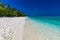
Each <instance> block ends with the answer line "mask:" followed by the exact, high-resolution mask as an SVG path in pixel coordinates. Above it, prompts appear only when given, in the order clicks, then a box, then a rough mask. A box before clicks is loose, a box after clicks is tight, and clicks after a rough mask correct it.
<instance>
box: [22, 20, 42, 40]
mask: <svg viewBox="0 0 60 40" xmlns="http://www.w3.org/2000/svg"><path fill="white" fill-rule="evenodd" d="M23 40H43V39H42V37H41V36H40V33H39V32H38V31H37V29H36V28H34V27H33V26H32V24H30V21H29V20H26V23H25V25H24V34H23Z"/></svg>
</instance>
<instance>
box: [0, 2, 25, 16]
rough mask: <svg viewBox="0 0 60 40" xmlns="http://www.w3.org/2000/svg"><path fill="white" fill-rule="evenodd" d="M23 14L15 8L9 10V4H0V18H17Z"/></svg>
mask: <svg viewBox="0 0 60 40" xmlns="http://www.w3.org/2000/svg"><path fill="white" fill-rule="evenodd" d="M19 16H25V14H24V13H23V12H21V11H19V10H17V9H15V8H11V7H10V5H9V4H7V5H4V4H3V3H2V2H0V17H19Z"/></svg>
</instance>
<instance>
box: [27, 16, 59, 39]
mask: <svg viewBox="0 0 60 40" xmlns="http://www.w3.org/2000/svg"><path fill="white" fill-rule="evenodd" d="M28 19H29V21H30V24H32V27H35V28H36V29H37V30H38V31H39V33H40V35H41V37H42V38H43V39H44V40H60V17H59V16H58V17H57V16H40V17H28Z"/></svg>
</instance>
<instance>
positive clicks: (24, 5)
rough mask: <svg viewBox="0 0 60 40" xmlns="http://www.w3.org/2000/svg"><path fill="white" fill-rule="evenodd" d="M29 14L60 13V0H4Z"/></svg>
mask: <svg viewBox="0 0 60 40" xmlns="http://www.w3.org/2000/svg"><path fill="white" fill-rule="evenodd" d="M2 1H3V2H4V3H8V4H10V5H11V7H15V8H17V9H19V10H21V11H23V12H24V13H25V14H26V15H28V16H41V15H43V16H45V15H49V16H50V15H51V16H52V15H56V16H57V15H60V0H2Z"/></svg>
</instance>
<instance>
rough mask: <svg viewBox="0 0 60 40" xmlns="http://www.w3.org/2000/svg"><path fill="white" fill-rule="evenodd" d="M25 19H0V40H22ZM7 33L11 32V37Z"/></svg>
mask: <svg viewBox="0 0 60 40" xmlns="http://www.w3.org/2000/svg"><path fill="white" fill-rule="evenodd" d="M25 19H26V17H13V18H9V17H5V18H4V17H1V18H0V29H1V30H0V40H22V39H23V36H22V35H23V29H24V28H23V25H24V23H25ZM4 31H5V32H4ZM9 31H11V32H12V35H10V34H9ZM5 33H6V34H5ZM4 34H5V35H6V36H5V35H4ZM9 35H10V36H9ZM4 37H6V38H4ZM10 38H13V39H10Z"/></svg>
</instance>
